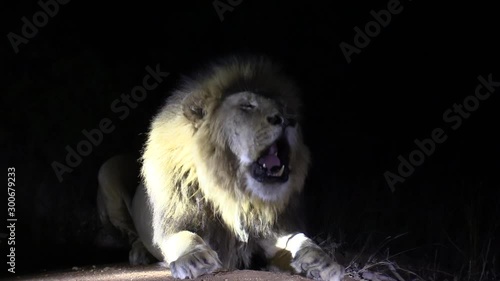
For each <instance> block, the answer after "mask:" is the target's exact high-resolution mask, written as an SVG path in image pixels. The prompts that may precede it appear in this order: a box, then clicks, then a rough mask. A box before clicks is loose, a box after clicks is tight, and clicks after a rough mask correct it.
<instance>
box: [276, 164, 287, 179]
mask: <svg viewBox="0 0 500 281" xmlns="http://www.w3.org/2000/svg"><path fill="white" fill-rule="evenodd" d="M283 171H285V165H283V166H281V169H280V170H279V171H278V172H277V173H276V176H277V177H281V176H282V175H283Z"/></svg>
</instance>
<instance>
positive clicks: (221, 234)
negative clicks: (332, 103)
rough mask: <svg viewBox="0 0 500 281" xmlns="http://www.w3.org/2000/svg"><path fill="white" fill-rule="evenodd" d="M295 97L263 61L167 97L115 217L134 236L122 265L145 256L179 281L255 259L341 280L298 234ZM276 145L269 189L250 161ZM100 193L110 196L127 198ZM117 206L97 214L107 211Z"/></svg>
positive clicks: (225, 65) (218, 69) (216, 69)
mask: <svg viewBox="0 0 500 281" xmlns="http://www.w3.org/2000/svg"><path fill="white" fill-rule="evenodd" d="M298 95H299V94H298V91H297V88H296V87H295V86H294V83H293V82H292V81H291V80H290V79H289V78H287V77H286V76H285V75H283V73H282V71H281V70H280V69H279V68H278V67H276V66H275V65H274V64H272V63H271V62H270V61H269V60H268V59H266V58H264V57H250V58H240V57H232V58H229V59H226V60H224V61H222V62H221V63H218V64H215V65H211V66H210V67H209V68H208V69H207V70H206V71H205V72H204V73H202V74H199V75H198V76H195V77H193V78H192V79H187V80H186V81H185V83H184V85H183V86H182V87H181V88H179V89H178V90H176V91H175V92H174V93H173V94H172V95H171V97H170V98H169V99H168V100H167V102H166V104H165V105H164V106H163V107H162V108H161V110H160V111H159V113H158V114H157V115H156V116H155V117H154V119H153V121H152V123H151V127H150V130H149V134H148V139H147V142H146V144H145V146H144V150H143V154H142V157H141V160H142V169H141V175H142V178H143V185H140V187H139V189H138V190H137V191H136V193H135V195H134V198H133V200H132V207H131V208H130V214H126V213H120V214H118V213H116V214H114V216H115V218H114V220H115V221H122V220H127V219H128V218H129V217H132V218H133V221H134V228H135V229H133V231H134V233H138V234H139V238H138V240H137V241H135V242H134V247H133V248H132V250H131V253H130V260H131V263H133V264H140V263H145V262H147V260H148V258H147V254H148V253H144V251H145V249H147V251H148V252H149V253H150V254H152V255H154V256H155V257H156V258H157V259H159V260H162V261H166V262H167V264H168V266H169V267H170V269H171V271H172V274H173V276H174V277H176V278H181V279H182V278H196V277H198V276H200V275H203V274H207V273H211V272H214V271H216V270H219V269H221V268H226V269H236V268H249V267H250V266H251V265H252V264H253V262H252V260H253V258H255V256H258V257H263V258H265V259H266V261H267V264H271V265H272V266H280V265H282V266H280V267H282V270H290V269H293V270H295V271H296V272H297V273H302V274H304V275H306V276H308V277H311V278H315V279H318V280H329V281H339V280H340V277H341V276H342V275H343V268H342V267H341V266H340V265H338V264H337V263H335V262H334V261H333V260H331V258H330V257H329V256H328V255H327V254H325V253H324V252H323V251H322V250H321V249H320V247H318V246H317V245H316V244H314V242H313V241H312V240H311V239H309V238H307V237H306V236H305V235H304V234H303V233H302V232H303V231H304V230H303V229H302V227H303V225H302V222H301V218H300V216H301V212H300V210H299V209H298V205H299V201H300V199H299V195H300V193H301V191H302V190H303V187H304V181H305V178H306V175H307V170H308V166H309V161H310V156H309V150H308V148H307V147H306V146H305V144H304V143H303V140H302V135H301V127H300V121H301V116H300V101H299V98H298ZM273 120H274V121H273ZM278 145H280V147H281V148H280V149H279V151H280V152H279V155H281V157H285V158H283V159H282V158H279V161H280V163H281V164H280V166H276V164H273V162H270V163H271V164H270V165H272V167H274V168H276V167H285V166H286V167H287V168H286V173H285V174H279V175H285V176H288V178H287V180H286V177H280V178H278V179H280V180H276V179H277V178H276V175H274V173H276V172H273V170H272V169H271V170H269V169H270V168H272V167H269V169H268V170H266V168H265V167H264V168H263V166H262V163H263V162H259V159H260V160H262V159H264V158H266V156H268V155H272V154H273V153H272V152H270V151H271V150H270V148H271V147H278ZM284 151H288V152H289V153H286V152H284ZM283 155H288V157H286V156H283ZM276 157H277V156H276ZM273 159H276V158H273ZM285 159H287V160H285ZM287 161H288V162H287ZM288 167H289V169H288ZM256 171H257V172H256ZM263 171H264V172H265V173H266V174H265V175H266V176H265V177H264V179H263V178H262V177H261V176H262V173H263ZM274 171H275V170H274ZM281 171H283V169H282V170H281ZM269 173H271V176H272V177H273V178H271V179H270V180H269V178H268V177H269V175H270V174H269ZM100 181H101V180H100ZM102 182H105V181H102ZM101 188H102V189H103V190H104V191H105V192H107V193H109V194H123V193H124V192H122V191H120V190H122V189H123V190H125V189H126V188H125V186H123V185H122V186H117V185H102V186H101ZM108 189H109V190H108ZM126 200H127V202H129V200H130V199H128V198H126ZM117 202H118V203H117ZM119 202H121V201H119V198H118V199H115V200H107V201H106V202H104V205H106V206H108V205H109V206H108V207H107V209H113V210H114V209H118V208H119V207H121V205H120V204H119ZM120 210H122V211H123V210H125V209H123V208H121V209H120ZM151 213H152V214H151ZM273 260H274V262H273ZM278 260H279V262H278Z"/></svg>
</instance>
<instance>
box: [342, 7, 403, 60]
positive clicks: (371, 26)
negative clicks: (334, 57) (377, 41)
mask: <svg viewBox="0 0 500 281" xmlns="http://www.w3.org/2000/svg"><path fill="white" fill-rule="evenodd" d="M409 1H411V0H409ZM403 9H404V8H403V5H401V3H400V2H399V0H389V2H388V3H387V9H381V10H379V11H378V12H375V10H371V11H370V15H371V16H372V18H373V20H372V21H369V22H367V23H366V24H365V26H364V28H363V30H362V29H361V28H359V27H358V26H355V27H354V32H355V34H354V38H353V44H354V46H353V45H352V44H348V43H346V42H345V41H342V42H340V44H339V47H340V50H341V51H342V54H344V57H345V59H346V60H347V63H351V61H352V58H351V56H352V55H353V54H358V55H359V54H360V53H361V50H362V49H364V48H366V47H368V45H369V44H370V42H371V39H373V38H375V37H377V36H378V35H379V34H380V32H381V31H382V28H383V27H384V28H385V27H387V26H388V25H389V24H390V23H391V20H392V16H394V15H397V14H400V13H401V12H402V11H403Z"/></svg>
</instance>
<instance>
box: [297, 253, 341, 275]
mask: <svg viewBox="0 0 500 281" xmlns="http://www.w3.org/2000/svg"><path fill="white" fill-rule="evenodd" d="M292 267H293V268H294V269H295V270H296V271H297V272H300V273H303V274H305V275H306V277H307V278H311V279H314V280H322V281H340V280H341V278H342V277H343V276H344V267H343V266H341V265H340V264H338V263H336V262H335V261H334V260H332V259H331V258H330V257H329V256H328V255H327V254H326V253H325V252H323V250H321V249H320V248H319V247H317V246H309V247H305V248H303V249H301V250H300V251H298V252H297V254H296V255H295V258H294V259H293V261H292Z"/></svg>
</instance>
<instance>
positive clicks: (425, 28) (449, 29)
mask: <svg viewBox="0 0 500 281" xmlns="http://www.w3.org/2000/svg"><path fill="white" fill-rule="evenodd" d="M12 2H13V3H9V4H8V5H9V7H4V8H2V9H1V11H2V17H1V18H2V25H1V26H2V34H3V36H4V37H2V38H3V39H2V42H1V45H0V48H1V49H0V51H1V54H2V57H1V58H2V61H1V66H2V67H1V71H2V73H1V76H0V77H2V78H1V79H2V83H1V88H2V93H1V105H2V107H1V110H2V115H3V116H4V117H3V118H2V120H3V122H2V123H3V126H2V131H1V136H0V137H1V147H2V158H1V160H2V162H3V163H2V167H3V168H2V169H4V171H5V174H4V176H5V177H7V175H6V170H7V167H15V168H16V183H17V186H16V217H17V218H18V222H17V227H16V246H17V247H16V258H17V259H16V262H17V263H16V269H17V271H18V272H19V273H23V272H32V271H39V270H41V269H56V268H66V267H71V266H78V265H90V264H99V263H105V262H106V263H107V262H116V261H125V260H126V259H127V253H126V250H124V249H122V248H120V247H114V248H113V247H110V243H105V241H107V240H105V239H104V238H103V235H102V231H101V226H100V225H99V223H98V219H97V215H96V207H95V194H96V185H97V182H96V174H97V170H98V168H99V165H100V164H101V163H102V162H103V161H105V160H106V159H107V158H108V157H110V156H112V155H115V154H118V153H122V152H130V151H135V152H137V151H138V150H139V149H140V148H141V146H142V143H143V141H144V137H145V136H144V133H145V132H146V131H147V127H148V123H149V120H150V119H151V117H152V116H153V114H154V113H156V111H157V109H158V107H159V106H160V105H161V104H162V103H163V101H164V99H165V98H166V97H167V96H168V93H169V91H170V90H171V89H172V88H173V87H175V85H176V83H177V82H178V80H179V78H180V76H181V75H186V74H189V73H191V72H192V71H193V70H195V69H196V68H197V67H198V66H199V65H200V64H201V63H205V62H207V61H209V60H210V59H212V58H214V57H218V56H220V55H224V54H227V53H234V52H242V51H245V52H259V53H264V54H267V55H269V56H271V57H273V58H275V59H276V60H277V61H278V62H280V63H282V64H283V65H284V66H285V69H286V70H287V72H288V73H289V74H290V75H291V76H292V77H293V78H294V79H295V80H296V81H297V83H298V84H299V86H300V87H301V89H302V92H303V98H304V105H305V112H304V113H305V121H304V131H305V138H306V142H307V144H308V145H309V146H310V148H311V150H312V153H313V166H312V170H311V173H310V177H309V179H308V186H307V190H306V193H305V194H306V197H307V201H306V203H307V204H308V206H309V207H310V208H309V210H310V211H309V212H308V216H309V222H310V225H309V226H310V229H309V234H310V235H311V236H313V237H318V239H319V238H320V237H329V236H330V237H332V238H334V239H335V240H336V241H338V242H340V243H341V245H342V249H343V250H345V251H357V250H359V249H360V247H361V246H362V245H363V244H364V243H365V242H367V241H368V243H367V244H368V245H369V246H370V247H375V246H377V245H379V244H380V242H381V241H382V240H383V239H384V238H386V237H388V236H396V235H398V234H402V233H407V234H406V235H404V236H403V237H401V238H399V239H396V240H394V241H392V242H391V243H390V244H389V245H388V246H387V247H388V248H390V251H391V253H396V252H400V251H405V250H410V251H409V252H407V253H406V255H408V256H410V257H411V258H413V260H415V261H418V262H416V263H417V264H418V265H421V266H422V267H425V266H427V265H429V264H433V263H434V264H437V265H438V267H439V268H443V270H445V271H447V272H451V273H452V274H455V275H457V276H463V272H460V270H461V269H462V270H464V266H465V265H468V264H469V262H470V264H471V265H472V266H473V271H474V272H477V271H478V270H479V271H480V268H481V266H482V265H483V264H484V262H485V261H486V264H487V268H488V269H491V270H493V269H494V268H495V265H494V264H492V263H491V261H492V260H493V258H494V255H497V256H496V259H497V260H498V252H499V251H498V250H499V241H498V237H497V236H498V223H499V221H498V216H499V215H500V210H499V204H498V201H499V198H500V197H499V195H500V194H499V193H500V192H499V189H498V187H499V180H498V177H497V174H498V172H499V168H500V165H499V156H500V149H499V146H498V144H499V137H498V128H499V126H498V121H499V118H498V117H499V111H498V105H499V103H500V99H499V97H498V95H499V94H500V88H497V91H496V92H494V93H492V94H491V96H490V98H488V99H487V100H485V101H483V102H481V103H480V105H479V108H478V109H477V110H475V111H474V112H472V113H471V115H470V117H469V118H468V119H466V120H463V123H462V125H461V126H460V127H459V128H458V129H457V130H452V129H451V128H450V124H449V123H446V122H445V121H444V120H443V113H444V112H445V111H446V110H447V109H448V108H452V106H453V104H455V103H462V101H463V100H464V98H466V97H467V96H470V95H473V94H474V92H475V88H476V86H477V85H478V83H479V81H478V79H477V77H478V76H479V75H481V76H483V77H487V76H488V75H490V74H491V75H492V78H493V80H495V81H500V71H499V67H500V65H499V54H498V52H499V50H500V48H499V47H500V44H499V43H498V37H499V32H498V30H499V27H500V26H499V24H498V22H497V18H498V10H496V9H494V7H493V5H491V4H488V3H486V2H485V3H481V2H474V3H475V4H474V5H472V4H465V3H459V2H454V3H441V4H439V5H438V4H437V3H435V2H431V1H418V0H413V1H408V0H407V1H401V6H402V7H403V10H402V11H401V13H399V14H397V15H393V16H392V18H391V22H390V23H389V24H388V26H387V27H384V28H382V29H381V31H380V33H379V34H378V36H376V37H375V38H372V39H371V41H370V43H369V44H368V46H366V47H365V48H363V49H362V50H361V52H360V53H359V54H353V55H352V62H351V63H347V61H346V58H345V57H344V55H343V53H342V51H341V49H340V47H339V44H340V43H341V42H346V43H348V44H351V45H353V44H354V43H353V40H354V35H355V32H354V30H353V28H354V27H356V26H357V27H360V28H361V29H364V26H365V24H366V23H367V22H369V21H372V20H373V18H372V16H371V15H370V11H371V10H375V11H379V10H381V9H386V8H387V3H388V2H389V1H370V2H367V3H365V2H359V1H351V2H349V3H330V2H326V1H318V2H306V1H300V2H289V1H273V2H271V1H267V2H266V1H250V0H243V1H242V3H241V4H239V5H237V6H236V7H234V10H233V11H229V12H225V13H224V14H223V17H224V19H223V21H221V20H220V18H219V16H218V15H217V12H216V10H215V9H214V6H213V3H212V2H211V1H198V2H191V1H189V2H188V1H171V2H167V1H163V3H159V2H158V3H153V2H125V1H121V2H116V3H106V4H104V3H96V2H90V1H78V0H72V1H71V2H69V3H68V4H66V5H60V9H59V12H58V13H57V15H55V16H54V17H53V18H50V19H49V21H48V24H47V25H46V26H44V27H42V28H40V29H39V31H38V33H37V34H36V35H35V36H34V38H32V39H30V40H29V42H28V43H27V44H21V45H20V46H19V52H18V53H17V54H16V53H15V52H14V50H13V48H12V46H11V45H10V42H9V40H8V37H7V34H8V33H9V32H14V33H16V34H18V35H21V34H22V33H21V28H22V25H23V22H22V21H21V18H22V17H23V16H26V17H27V18H29V19H31V18H32V16H33V14H34V13H35V12H37V11H39V10H40V9H41V8H40V6H39V5H38V4H37V2H35V1H16V2H14V1H12ZM222 2H225V1H222ZM6 4H7V3H3V5H6ZM4 28H5V29H4ZM157 64H160V66H161V69H162V71H166V72H169V73H170V76H169V77H167V78H166V79H165V81H164V82H163V83H161V84H160V86H159V87H158V88H156V89H155V90H153V91H151V92H149V93H148V96H147V98H146V99H145V100H144V101H142V102H140V103H139V104H138V106H137V108H135V109H132V110H131V111H130V114H129V116H128V117H127V118H125V119H124V120H120V119H119V118H118V115H117V114H116V113H114V112H113V111H112V110H111V109H110V105H111V104H112V102H113V101H114V100H115V99H117V98H119V97H120V94H122V93H126V94H129V93H130V91H131V89H132V88H133V87H134V86H136V85H139V84H140V83H142V78H143V77H144V75H145V74H146V71H145V67H146V66H148V65H149V66H152V67H153V68H154V66H155V65H157ZM4 113H5V115H4ZM103 118H110V119H111V120H112V121H113V124H114V125H115V126H116V129H115V130H114V131H113V132H112V133H110V134H105V135H104V138H103V141H102V143H101V144H100V145H98V146H95V147H93V150H92V153H91V154H90V155H88V156H85V157H83V159H82V162H81V164H80V165H78V166H77V167H76V168H74V169H73V171H72V172H71V173H65V174H64V175H63V181H62V182H60V181H59V180H58V179H57V177H56V175H55V173H54V171H53V169H52V167H51V164H52V163H53V162H54V161H57V162H59V163H64V161H65V160H64V159H65V157H66V153H67V151H66V150H65V147H66V146H67V145H69V146H71V147H73V148H75V147H76V145H77V144H78V143H79V142H80V141H82V140H84V139H85V137H84V136H83V135H82V130H84V129H86V130H91V129H95V128H98V124H99V122H100V120H102V119H103ZM438 127H440V128H443V129H444V130H445V132H446V134H447V136H448V139H447V140H446V141H445V142H444V143H442V144H438V145H437V147H436V150H435V152H434V153H433V154H432V155H431V156H430V157H427V158H426V159H425V161H424V163H423V164H422V165H421V166H419V167H417V168H416V169H415V172H414V173H413V174H412V175H411V176H410V177H408V178H407V179H406V180H405V181H404V182H403V183H398V184H397V185H396V187H395V188H396V189H395V192H391V189H390V188H389V186H388V184H387V183H386V180H385V178H384V172H386V171H391V172H394V173H396V172H397V167H398V164H399V160H398V156H399V155H402V156H403V157H405V158H406V159H408V155H409V154H410V153H411V152H412V151H413V150H414V149H415V148H416V145H415V144H414V140H415V139H419V140H422V139H424V138H429V137H431V132H432V130H433V129H435V128H438ZM6 189H7V187H4V190H6ZM2 193H3V194H4V195H5V193H6V192H2ZM2 198H3V197H2ZM6 200H7V199H5V200H3V199H2V202H4V203H5V204H4V206H5V209H6V208H7V205H6V202H7V201H6ZM1 212H2V213H3V214H5V213H6V210H2V211H1ZM4 221H5V220H4ZM2 224H7V223H6V222H4V223H2ZM1 229H2V230H0V233H5V232H7V231H6V229H4V228H3V227H2V228H1ZM0 239H1V244H0V246H1V247H2V252H1V256H2V257H3V258H0V260H6V257H5V255H6V254H7V250H6V248H5V246H6V245H5V243H6V240H5V238H0ZM489 241H491V244H490V248H489V252H488V255H486V254H485V253H486V248H487V247H486V246H487V245H488V242H489ZM113 245H115V246H116V244H113ZM482 257H483V258H482ZM2 264H5V263H4V262H2ZM492 268H493V269H492ZM5 272H6V271H5V270H2V274H3V273H5ZM497 272H498V271H497Z"/></svg>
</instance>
